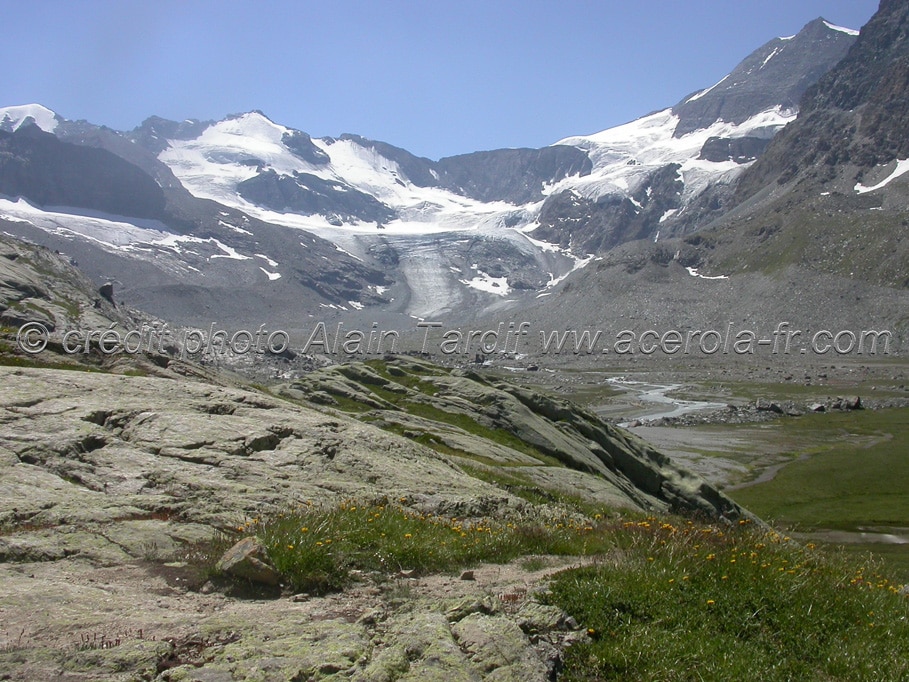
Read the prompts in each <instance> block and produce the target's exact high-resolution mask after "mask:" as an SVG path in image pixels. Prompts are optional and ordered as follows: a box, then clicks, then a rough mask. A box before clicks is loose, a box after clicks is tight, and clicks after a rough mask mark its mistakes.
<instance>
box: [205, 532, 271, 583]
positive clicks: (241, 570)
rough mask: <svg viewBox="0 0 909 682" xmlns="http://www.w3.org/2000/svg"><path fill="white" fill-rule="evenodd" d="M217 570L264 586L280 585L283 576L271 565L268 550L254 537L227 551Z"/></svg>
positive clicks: (244, 539)
mask: <svg viewBox="0 0 909 682" xmlns="http://www.w3.org/2000/svg"><path fill="white" fill-rule="evenodd" d="M216 568H217V570H218V571H220V572H222V573H226V574H228V575H231V576H233V577H235V578H242V579H244V580H248V581H250V582H253V583H261V584H263V585H279V584H280V583H281V574H280V573H278V572H277V571H276V570H275V568H274V567H273V566H272V565H271V563H270V561H269V558H268V550H266V549H265V547H264V546H263V545H262V544H261V543H260V542H259V541H258V540H257V539H256V538H253V537H247V538H243V539H242V540H240V542H238V543H237V544H235V545H234V546H233V547H231V548H230V549H229V550H227V551H226V552H225V553H224V556H222V557H221V559H220V561H218V564H217V566H216Z"/></svg>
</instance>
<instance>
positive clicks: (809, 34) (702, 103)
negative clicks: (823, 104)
mask: <svg viewBox="0 0 909 682" xmlns="http://www.w3.org/2000/svg"><path fill="white" fill-rule="evenodd" d="M857 35H858V31H853V30H852V29H844V28H842V27H838V26H834V25H833V24H831V23H830V22H828V21H827V20H826V19H824V18H823V17H818V18H817V19H814V20H813V21H810V22H809V23H807V24H806V25H805V26H804V27H802V30H801V31H799V32H798V33H797V34H796V35H794V36H789V37H786V38H774V39H773V40H771V41H769V42H767V43H765V44H764V45H762V46H761V47H759V48H758V49H757V50H755V51H754V52H752V53H751V54H750V55H748V57H746V58H745V59H744V60H742V62H741V63H740V64H739V65H738V66H736V67H735V69H733V70H732V72H730V73H729V74H728V75H727V76H725V77H724V78H723V79H722V80H720V81H719V82H718V83H716V84H715V85H713V86H712V87H709V88H707V89H705V90H701V91H700V92H696V93H694V94H693V95H690V96H689V97H687V98H686V99H684V100H682V101H681V102H679V103H678V104H676V105H675V106H674V107H673V109H672V111H673V113H674V114H676V115H677V116H678V117H679V119H680V120H679V124H678V126H677V128H676V131H675V137H681V136H682V135H685V134H686V133H690V132H692V131H694V130H699V129H703V128H707V127H709V126H710V125H712V124H713V123H715V122H716V121H720V120H722V121H725V122H727V123H735V124H741V123H743V122H744V121H745V120H747V119H748V118H750V117H751V116H754V115H755V114H757V113H760V112H762V111H769V110H771V109H774V108H781V109H784V110H790V111H795V110H796V109H797V108H798V103H799V100H800V99H801V97H802V95H803V94H804V93H805V91H806V90H807V89H808V88H809V87H810V86H811V85H813V84H814V83H815V82H816V81H817V80H818V79H819V78H820V77H821V76H823V75H824V74H825V73H826V72H827V71H829V70H830V69H831V68H833V66H834V65H836V64H837V63H838V62H839V61H840V60H841V59H842V58H843V57H844V56H845V55H846V53H847V52H848V51H849V48H850V47H852V44H853V43H854V42H855V40H856V36H857Z"/></svg>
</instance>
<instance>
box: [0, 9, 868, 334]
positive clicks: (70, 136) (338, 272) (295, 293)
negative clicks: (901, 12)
mask: <svg viewBox="0 0 909 682" xmlns="http://www.w3.org/2000/svg"><path fill="white" fill-rule="evenodd" d="M853 34H854V32H852V31H848V30H844V29H840V28H838V27H834V26H832V25H831V24H829V23H827V22H824V21H823V20H821V19H818V20H816V21H814V22H811V23H810V24H809V25H808V26H806V27H805V28H804V29H803V30H802V31H801V32H799V34H798V35H796V36H794V37H792V38H791V39H787V40H783V39H778V40H775V41H771V42H770V43H768V44H767V45H765V46H763V47H762V48H760V49H758V50H757V51H755V53H753V54H752V55H751V56H750V57H749V58H747V59H746V60H745V61H744V62H743V63H742V64H741V65H740V66H739V67H737V69H736V70H734V71H733V72H732V73H731V74H730V76H729V77H728V78H727V79H724V81H723V82H721V83H720V84H718V85H716V86H714V87H712V88H708V89H706V90H703V91H701V92H699V93H695V94H693V95H691V96H689V97H687V98H686V99H685V100H683V101H682V102H680V103H679V104H677V105H676V106H675V107H673V108H671V109H667V110H665V111H664V112H659V113H657V114H653V115H649V116H646V117H644V118H642V119H640V120H639V121H636V122H633V123H631V124H627V125H626V126H619V127H618V128H615V129H612V130H609V131H603V132H602V133H598V134H596V135H592V136H581V137H574V138H566V139H565V140H562V141H561V142H559V143H557V144H555V145H553V146H550V147H546V148H543V149H538V150H531V149H503V150H493V151H488V152H476V153H472V154H464V155H459V156H454V157H449V158H445V159H440V160H439V161H431V160H429V159H424V158H419V157H416V156H414V155H412V154H410V153H408V152H407V151H406V150H403V149H400V148H397V147H394V146H393V145H389V144H387V143H383V142H376V141H371V140H366V139H364V138H362V137H359V136H356V135H342V136H340V137H339V138H337V139H334V138H324V139H313V138H311V137H310V136H309V135H308V134H306V133H305V132H302V131H299V130H294V129H292V128H288V127H286V126H282V125H280V124H278V123H275V122H273V121H271V120H269V119H268V118H267V117H266V116H265V115H264V114H262V113H261V112H250V113H246V114H240V115H236V116H231V117H228V118H226V119H224V120H222V121H217V122H214V121H206V122H201V121H184V122H172V121H165V120H163V119H160V118H156V117H152V118H149V119H148V120H147V121H145V122H144V123H143V124H142V125H141V126H140V127H139V128H137V129H135V130H133V131H131V132H128V133H119V132H117V131H112V130H110V129H107V128H103V127H98V126H93V125H91V124H90V123H87V122H84V121H75V122H74V121H67V120H65V119H64V118H63V117H61V116H59V115H56V114H54V113H53V112H50V111H49V110H46V109H44V108H42V107H38V106H31V107H9V108H6V109H3V110H0V131H3V133H2V134H3V135H4V137H3V140H2V143H3V145H4V146H5V148H6V149H7V154H8V156H7V157H4V158H5V159H6V161H4V165H3V167H2V168H0V193H3V194H6V195H7V196H8V197H9V198H8V199H4V200H3V203H2V205H0V209H2V210H0V215H2V216H6V217H7V218H8V219H10V220H13V221H15V222H16V225H15V226H13V228H12V229H11V230H8V231H10V232H11V233H12V234H17V235H19V236H24V237H27V238H29V239H32V240H35V241H41V243H44V244H46V245H47V246H50V247H52V248H55V249H58V250H60V251H64V252H66V253H69V254H70V255H72V256H73V257H74V258H75V259H76V260H78V261H79V262H80V264H82V267H83V268H87V269H89V272H90V273H91V275H92V276H93V277H94V278H96V279H98V280H99V281H100V280H101V279H111V280H115V281H118V282H120V285H119V286H120V287H121V288H122V289H123V292H122V295H123V296H125V297H127V298H128V299H129V301H130V302H131V303H133V304H134V305H136V306H139V307H142V308H144V309H146V310H149V311H150V312H152V313H154V314H157V315H160V316H163V317H167V318H170V319H174V320H175V321H177V322H181V323H190V322H194V321H195V322H197V323H198V322H199V320H200V318H202V317H204V316H205V314H206V313H205V311H206V310H209V309H211V306H212V301H214V300H216V299H221V301H222V308H221V310H219V317H220V318H221V319H230V320H234V321H238V322H239V321H243V322H250V316H251V315H252V314H254V313H256V314H258V312H259V311H261V310H263V308H264V309H265V310H268V309H269V307H270V308H271V309H272V310H281V311H283V313H284V314H285V315H287V316H290V317H292V318H294V319H300V318H304V317H306V316H311V315H318V314H334V313H336V312H337V313H348V312H355V311H357V310H359V309H361V308H364V307H365V308H367V309H370V310H374V311H381V313H382V314H392V315H412V316H417V317H422V318H426V317H439V316H444V315H463V314H464V313H465V312H468V314H470V315H473V314H476V313H477V312H482V311H484V310H485V311H492V310H499V309H502V308H503V306H504V307H506V308H513V307H514V306H515V305H526V304H532V303H533V302H534V300H535V298H536V297H537V296H538V295H540V294H546V293H548V292H549V291H550V290H551V287H552V286H553V285H554V284H556V283H558V282H559V281H561V280H562V279H563V278H564V277H566V276H568V275H569V274H570V273H571V272H572V271H574V270H575V269H578V268H581V267H583V266H584V265H586V264H588V263H589V262H590V261H589V258H588V254H590V253H594V252H600V253H602V252H605V251H608V250H609V249H611V248H614V247H615V246H617V245H620V244H623V243H625V242H627V241H629V240H639V239H648V240H659V239H665V238H666V237H668V236H670V235H673V234H678V233H684V232H687V231H690V230H692V229H695V228H696V227H697V226H699V225H701V224H703V223H704V222H705V221H707V220H709V219H711V218H713V217H715V216H716V215H717V214H719V213H722V211H723V210H724V208H723V207H724V206H725V202H726V198H727V195H728V194H729V193H730V191H731V188H732V187H733V186H734V180H735V179H736V178H737V177H738V176H739V175H740V174H741V172H742V170H743V169H744V168H745V167H747V166H748V165H750V164H751V163H752V162H753V160H754V159H755V158H756V157H757V156H758V155H760V154H761V152H762V151H763V149H764V147H765V145H766V142H767V140H768V139H770V138H771V137H772V136H773V135H774V134H775V133H776V132H777V131H778V130H779V129H781V128H782V127H783V126H784V125H785V124H786V123H788V122H789V121H790V120H792V118H793V117H794V115H795V107H794V106H793V104H792V102H793V99H794V98H795V97H796V96H797V94H798V93H799V92H800V91H801V90H803V89H804V87H807V85H809V84H810V83H811V82H813V80H814V79H816V77H817V76H819V75H820V73H822V72H824V71H826V70H827V69H828V68H829V67H830V66H832V65H833V64H834V63H836V61H837V60H838V59H839V58H841V57H842V55H843V54H844V53H845V51H846V50H847V49H848V47H849V45H850V44H851V43H852V42H854V40H855V36H854V35H853ZM781 74H786V77H785V78H783V77H782V75H781ZM29 124H33V125H32V127H33V128H37V129H40V130H43V131H45V133H46V135H47V136H53V137H55V138H56V141H55V142H53V141H51V140H48V139H47V138H45V137H43V136H42V135H40V134H38V133H37V131H35V130H32V131H31V132H29V131H28V128H29ZM31 146H33V147H35V150H31V149H26V147H31ZM38 147H42V148H47V147H53V148H54V149H55V154H57V155H58V157H59V159H69V160H67V161H66V163H62V162H60V161H59V160H58V161H54V162H53V163H44V162H42V163H40V164H38V165H37V167H35V166H29V165H28V160H29V159H30V158H38V157H35V156H34V155H35V154H37V153H38V152H37V151H36V150H37V149H38ZM82 148H85V149H84V150H83V149H82ZM89 150H92V151H91V154H94V155H95V156H94V160H92V161H89V160H88V158H87V157H85V154H88V153H89ZM102 151H105V152H108V153H109V154H110V155H113V156H114V157H117V158H118V159H121V160H123V161H125V162H127V163H128V164H131V166H132V167H133V168H134V169H135V168H138V169H141V170H140V171H136V170H132V171H130V173H124V174H119V175H122V178H118V180H120V181H125V180H126V178H127V177H131V175H135V176H136V177H137V178H138V177H139V176H141V175H142V173H144V174H145V176H150V178H152V179H153V181H154V184H152V183H150V182H149V181H148V180H147V179H146V180H143V181H142V182H144V183H145V185H146V187H145V189H142V190H141V191H140V189H139V186H138V185H136V186H135V187H130V188H125V187H124V190H123V191H122V192H117V193H116V195H117V196H119V197H121V198H120V199H119V202H120V203H111V197H112V196H113V194H112V193H111V192H109V191H105V190H103V189H97V188H94V189H91V190H85V191H82V190H79V191H77V190H78V187H79V186H80V183H81V184H82V185H87V184H92V186H93V187H94V183H96V182H97V180H96V179H98V178H102V177H104V172H106V171H104V170H103V169H102V168H101V166H103V165H106V162H105V161H104V160H103V159H102V158H101V157H100V156H99V154H100V153H101V152H102ZM79 155H82V156H79ZM83 157H84V158H83ZM77 158H78V159H82V160H80V161H78V162H77ZM108 158H112V157H108ZM117 163H121V162H120V161H118V162H117ZM54 164H57V167H59V168H78V169H79V170H78V175H79V177H78V182H76V179H75V178H74V179H67V178H66V177H64V176H61V175H60V172H59V171H57V175H56V176H54V172H55V171H53V168H54ZM111 167H112V168H113V167H116V165H115V164H111ZM26 168H30V169H31V170H29V171H28V172H26V171H25V169H26ZM36 172H37V173H38V174H37V175H36V174H35V173H36ZM136 182H139V180H138V179H137V180H136ZM61 183H63V184H61ZM67 183H70V184H67ZM73 183H75V184H73ZM64 185H65V186H66V187H64ZM51 188H56V189H53V191H51ZM162 194H163V199H162ZM127 196H131V197H135V201H136V202H138V203H137V205H136V207H135V208H133V207H131V206H129V205H124V203H123V202H124V201H125V202H126V203H127V204H128V203H129V200H128V199H125V198H124V197H127ZM17 198H19V199H18V201H17ZM23 201H30V202H31V204H29V205H26V204H23ZM162 201H163V205H162ZM149 202H151V203H149ZM61 206H62V207H65V208H64V209H63V210H62V211H61V210H60V208H59V207H61ZM92 211H94V212H98V211H101V212H102V213H103V215H94V216H87V215H86V214H87V213H91V212H92ZM61 213H62V215H61ZM86 217H90V218H92V220H94V221H95V222H94V224H93V227H88V226H86V224H85V218H86ZM99 220H106V221H108V222H107V223H104V224H102V223H99V222H98V221H99ZM149 220H153V221H155V222H152V223H150V224H149V223H147V221H149ZM144 221H145V222H144ZM42 233H43V234H42ZM222 259H223V260H222ZM221 264H225V265H228V264H229V265H230V266H231V270H232V271H234V272H236V276H234V277H231V275H230V273H229V272H228V270H227V269H224V268H220V267H218V266H219V265H221ZM136 267H138V268H139V272H141V273H142V275H141V277H134V276H132V275H131V273H132V272H133V270H134V268H136ZM226 291H231V295H230V296H229V297H228V296H221V292H226ZM266 301H277V302H279V303H278V304H277V305H271V306H269V304H268V303H266ZM374 314H375V313H374ZM202 322H206V320H204V319H203V320H202Z"/></svg>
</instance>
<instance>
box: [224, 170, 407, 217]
mask: <svg viewBox="0 0 909 682" xmlns="http://www.w3.org/2000/svg"><path fill="white" fill-rule="evenodd" d="M237 191H238V192H239V193H240V196H241V197H243V198H244V199H246V200H248V201H251V202H253V203H255V204H258V205H259V206H265V207H266V208H270V209H272V210H275V211H292V212H294V213H302V214H303V215H312V214H315V213H320V214H322V215H327V216H332V215H334V216H337V217H338V218H339V219H343V218H354V219H357V220H364V221H367V222H380V223H381V222H384V221H387V220H390V219H391V218H393V217H394V211H392V210H391V209H390V208H388V207H387V206H385V204H383V203H381V202H380V201H379V200H378V199H376V198H375V197H373V196H371V195H369V194H365V193H364V192H360V191H359V190H356V189H354V188H353V187H350V186H349V185H343V184H342V183H340V182H338V181H334V182H332V181H328V180H323V179H322V178H320V177H317V176H315V175H311V174H309V173H294V175H293V176H292V177H291V176H288V175H280V176H279V175H278V174H277V173H276V172H275V171H273V170H267V171H264V172H261V173H259V174H258V175H256V176H255V177H252V178H250V179H249V180H244V181H243V182H241V183H239V184H238V185H237Z"/></svg>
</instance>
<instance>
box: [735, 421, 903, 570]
mask: <svg viewBox="0 0 909 682" xmlns="http://www.w3.org/2000/svg"><path fill="white" fill-rule="evenodd" d="M779 435H780V436H781V437H782V438H789V439H792V440H793V441H797V442H800V443H801V444H802V445H801V447H800V449H797V450H794V451H793V453H792V454H793V456H797V455H800V454H802V453H805V454H808V455H809V456H808V457H807V458H806V459H798V460H796V461H793V462H791V463H789V464H787V465H786V466H785V467H783V468H782V469H781V470H780V471H779V472H778V473H777V475H776V476H775V477H774V478H773V480H771V481H768V482H765V483H760V484H757V485H753V486H750V487H747V488H742V489H740V490H736V491H732V492H731V495H732V497H734V498H735V500H736V502H738V503H740V504H742V505H744V506H745V507H747V508H748V509H750V510H751V511H753V512H754V513H756V514H757V515H758V516H760V517H761V518H764V519H772V520H773V521H774V522H775V523H778V524H782V525H783V526H785V527H790V528H797V529H799V530H800V531H803V532H808V533H810V532H811V531H812V530H818V529H834V530H842V531H857V530H859V529H862V528H867V527H875V528H877V527H881V528H888V527H891V528H894V529H900V528H902V529H905V528H909V503H907V500H909V456H907V455H909V410H907V409H894V410H880V411H873V412H872V411H858V412H848V413H841V414H824V415H808V416H805V417H801V418H799V419H794V420H788V421H786V422H781V425H780V434H779ZM896 532H897V534H899V533H900V531H896ZM902 532H903V534H904V533H905V531H902ZM869 548H871V547H870V546H868V545H862V547H861V548H860V549H863V550H865V549H869ZM875 549H882V548H880V547H879V546H877V547H875ZM885 554H886V558H887V560H888V562H890V563H891V565H893V566H894V567H895V568H897V569H898V570H899V573H900V574H901V576H904V577H905V579H907V580H909V545H899V546H895V547H890V548H887V550H886V552H885Z"/></svg>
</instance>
